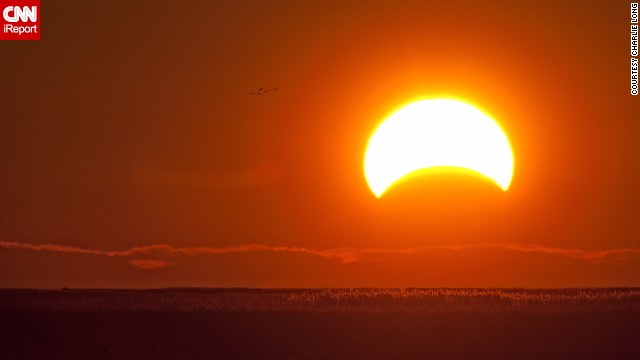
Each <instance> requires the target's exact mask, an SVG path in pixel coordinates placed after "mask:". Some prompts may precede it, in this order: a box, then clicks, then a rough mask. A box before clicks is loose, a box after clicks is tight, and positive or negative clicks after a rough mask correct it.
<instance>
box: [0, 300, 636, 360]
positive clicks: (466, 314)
mask: <svg viewBox="0 0 640 360" xmlns="http://www.w3.org/2000/svg"><path fill="white" fill-rule="evenodd" d="M0 356H1V357H2V358H3V359H640V289H566V290H519V289H509V290H498V289H495V290H482V289H405V290H385V289H358V290H349V289H346V290H341V289H334V290H250V289H167V290H140V291H134V290H60V291H45V290H0Z"/></svg>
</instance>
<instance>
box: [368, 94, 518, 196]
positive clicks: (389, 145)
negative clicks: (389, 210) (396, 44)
mask: <svg viewBox="0 0 640 360" xmlns="http://www.w3.org/2000/svg"><path fill="white" fill-rule="evenodd" d="M439 166H446V167H450V168H464V169H467V170H471V171H474V172H477V173H479V174H481V175H484V176H485V177H488V178H490V179H491V180H493V182H495V184H496V185H498V186H499V187H500V188H501V189H502V190H503V191H507V189H508V188H509V186H510V184H511V180H512V178H513V151H512V150H511V145H510V144H509V139H508V138H507V135H506V134H505V132H504V131H503V130H502V129H501V128H500V126H499V125H498V124H497V123H496V122H495V121H494V120H493V119H492V118H491V117H489V116H487V115H486V114H484V113H483V112H482V111H480V110H478V109H477V108H475V107H473V106H471V105H469V104H467V103H465V102H462V101H459V100H453V99H431V100H421V101H417V102H414V103H411V104H409V105H407V106H405V107H403V108H402V109H400V110H398V111H396V112H395V113H393V114H392V115H391V116H390V117H389V118H387V119H386V120H385V121H383V122H382V124H381V125H380V126H378V128H377V129H376V130H375V131H374V133H373V135H372V136H371V138H370V139H369V144H368V145H367V150H366V152H365V157H364V174H365V178H366V180H367V183H368V184H369V188H370V189H371V191H372V192H373V193H374V195H375V196H376V197H378V198H379V197H381V196H382V195H383V194H384V193H385V192H386V191H387V190H388V189H389V188H390V187H391V186H392V185H393V184H394V183H396V182H397V181H398V180H400V179H401V178H403V177H405V176H406V175H408V174H410V173H412V172H414V171H416V170H421V169H426V168H432V167H439Z"/></svg>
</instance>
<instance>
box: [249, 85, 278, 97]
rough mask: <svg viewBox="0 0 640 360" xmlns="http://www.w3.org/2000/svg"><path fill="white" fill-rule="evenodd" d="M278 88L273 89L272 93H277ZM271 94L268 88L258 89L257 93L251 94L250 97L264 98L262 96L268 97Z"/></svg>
mask: <svg viewBox="0 0 640 360" xmlns="http://www.w3.org/2000/svg"><path fill="white" fill-rule="evenodd" d="M277 90H278V88H272V89H271V91H277ZM268 93H269V89H268V88H264V87H261V88H258V89H257V90H256V91H254V92H250V93H249V95H256V96H262V95H266V94H268Z"/></svg>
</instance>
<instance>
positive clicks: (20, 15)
mask: <svg viewBox="0 0 640 360" xmlns="http://www.w3.org/2000/svg"><path fill="white" fill-rule="evenodd" d="M2 17H3V18H4V19H5V20H6V21H8V22H11V23H14V22H18V21H22V22H27V21H31V22H36V21H37V20H38V7H37V6H23V7H22V8H20V7H19V6H7V7H6V8H4V11H3V12H2Z"/></svg>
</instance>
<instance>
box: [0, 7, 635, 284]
mask: <svg viewBox="0 0 640 360" xmlns="http://www.w3.org/2000/svg"><path fill="white" fill-rule="evenodd" d="M310 3H311V2H304V1H268V2H267V1H165V0H162V1H156V2H153V5H150V3H146V2H130V1H120V0H118V1H110V2H103V1H95V0H90V1H83V2H81V3H74V4H73V6H71V4H66V3H61V2H54V3H46V4H44V5H43V8H42V13H41V17H42V19H41V25H42V34H41V39H42V40H41V41H39V42H23V41H12V42H1V43H0V58H1V60H0V64H1V65H2V66H0V79H1V82H0V95H1V96H0V99H2V100H1V106H0V286H1V287H63V286H66V287H164V286H256V287H315V286H336V287H337V286H340V287H350V286H354V287H355V286H390V287H404V286H427V287H428V286H450V287H485V286H489V287H497V286H509V287H511V286H516V287H556V286H640V250H639V249H640V221H638V219H640V205H639V204H640V188H638V186H637V185H638V184H639V183H640V146H639V140H638V139H640V120H639V119H640V117H639V115H638V114H639V110H640V100H639V99H638V98H636V97H632V96H631V95H630V94H629V57H630V56H629V49H628V47H629V2H627V1H620V0H617V1H610V2H585V1H562V2H558V1H539V2H534V3H532V2H514V1H482V2H480V1H456V2H444V1H442V2H435V1H399V0H395V1H382V0H372V1H367V2H362V1H344V0H342V1H322V2H320V1H318V2H314V3H315V4H313V5H311V4H310ZM259 87H269V88H273V87H277V88H278V89H279V90H278V91H277V92H272V93H269V94H267V95H265V96H261V97H258V96H252V95H249V93H250V92H253V91H254V90H255V89H257V88H259ZM437 96H450V97H455V98H461V99H465V100H466V101H468V102H469V103H471V104H473V105H475V106H477V107H479V108H481V109H483V110H484V111H485V112H487V113H488V114H491V115H492V116H493V118H494V119H496V120H497V121H498V122H499V123H500V125H501V126H502V127H503V129H504V130H505V131H506V133H507V134H508V136H509V138H510V141H511V144H512V147H513V150H514V156H515V174H514V179H513V182H512V185H511V188H510V189H509V191H507V192H506V193H503V192H502V191H501V190H500V189H499V188H497V187H496V186H495V185H492V184H491V183H489V182H487V181H485V180H483V179H481V178H479V177H474V176H469V175H465V174H435V175H434V174H429V173H424V174H421V175H420V176H416V177H413V178H411V179H410V180H407V181H405V182H403V183H402V185H400V186H396V187H394V188H393V189H391V190H390V191H389V192H388V193H387V194H385V195H384V196H383V197H382V198H381V199H376V198H375V196H373V194H372V193H371V192H370V191H369V189H368V187H367V184H366V181H365V179H364V176H363V173H362V161H363V156H364V150H365V146H366V143H367V140H368V138H369V136H370V135H371V132H372V131H373V129H374V128H375V127H376V125H378V124H379V123H380V121H382V120H383V119H384V118H385V117H386V116H388V115H389V114H390V113H392V112H393V111H394V110H396V109H398V108H399V107H400V106H402V105H404V104H407V103H408V102H409V101H411V100H412V99H418V98H425V97H427V98H428V97H437ZM161 245H162V246H161Z"/></svg>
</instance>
